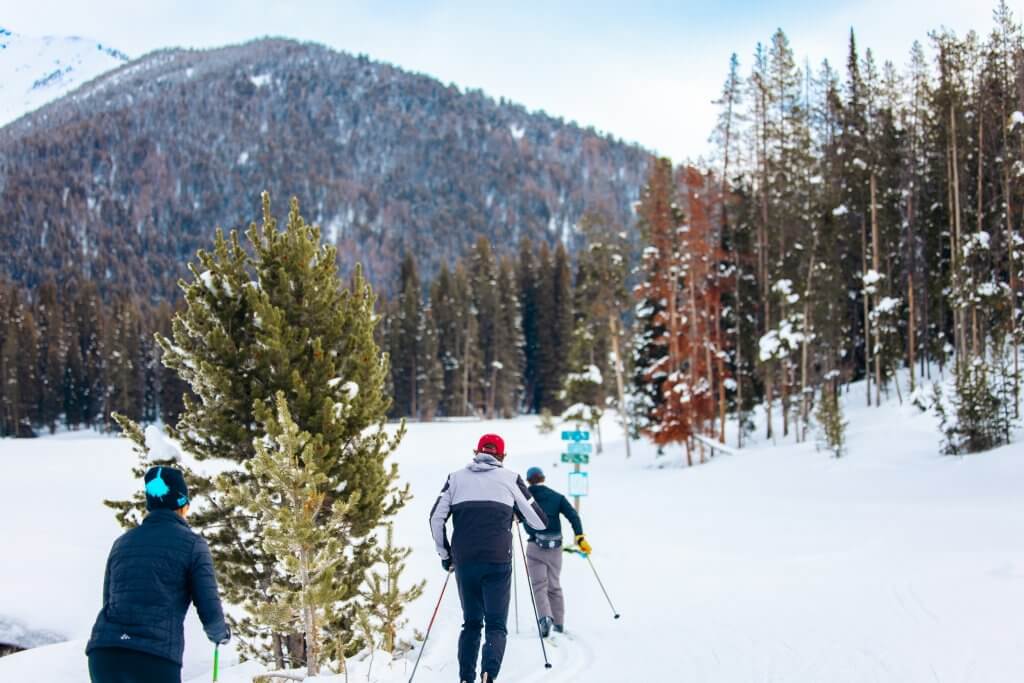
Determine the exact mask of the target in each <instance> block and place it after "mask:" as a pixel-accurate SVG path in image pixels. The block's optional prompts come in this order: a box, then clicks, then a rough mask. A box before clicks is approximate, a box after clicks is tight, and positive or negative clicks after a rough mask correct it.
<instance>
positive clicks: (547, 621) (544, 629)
mask: <svg viewBox="0 0 1024 683" xmlns="http://www.w3.org/2000/svg"><path fill="white" fill-rule="evenodd" d="M537 623H539V624H540V637H541V638H547V637H548V636H549V635H550V634H551V625H552V624H553V623H555V620H554V619H552V618H551V617H541V618H540V621H539V622H537Z"/></svg>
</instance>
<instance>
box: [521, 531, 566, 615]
mask: <svg viewBox="0 0 1024 683" xmlns="http://www.w3.org/2000/svg"><path fill="white" fill-rule="evenodd" d="M526 564H527V568H528V569H529V570H530V583H531V584H532V586H533V596H534V598H535V599H536V600H537V614H538V615H539V616H541V617H551V618H552V620H553V621H554V622H555V623H556V624H558V625H559V626H561V625H563V624H565V599H564V598H563V597H562V582H561V574H562V549H561V548H540V547H538V546H537V544H536V543H527V544H526Z"/></svg>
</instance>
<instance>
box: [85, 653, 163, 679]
mask: <svg viewBox="0 0 1024 683" xmlns="http://www.w3.org/2000/svg"><path fill="white" fill-rule="evenodd" d="M89 679H90V680H91V681H92V683H181V665H180V664H178V663H177V662H172V661H171V660H169V659H164V658H163V657H157V656H156V655H151V654H146V653H145V652H138V651H137V650H129V649H127V648H122V647H97V648H95V649H93V651H92V652H90V653H89Z"/></svg>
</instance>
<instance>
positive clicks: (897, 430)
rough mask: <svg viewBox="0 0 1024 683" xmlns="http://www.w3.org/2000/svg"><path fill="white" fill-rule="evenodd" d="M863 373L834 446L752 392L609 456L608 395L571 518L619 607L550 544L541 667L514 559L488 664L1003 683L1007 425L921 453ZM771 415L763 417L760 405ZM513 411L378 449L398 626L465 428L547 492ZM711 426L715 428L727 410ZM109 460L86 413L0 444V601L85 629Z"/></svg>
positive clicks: (432, 668)
mask: <svg viewBox="0 0 1024 683" xmlns="http://www.w3.org/2000/svg"><path fill="white" fill-rule="evenodd" d="M901 377H902V381H903V389H904V397H905V396H906V395H907V393H908V392H907V391H906V390H907V382H906V376H905V375H901ZM922 384H923V382H922ZM864 391H865V387H864V385H863V384H855V385H853V386H851V387H849V388H844V390H843V393H842V404H843V409H844V413H845V417H846V418H847V420H849V422H850V428H849V432H848V439H849V454H848V455H847V456H846V457H844V458H842V459H840V460H836V459H834V458H831V457H829V456H828V455H827V454H826V453H824V452H818V451H816V450H815V448H814V443H813V442H814V439H813V438H812V439H809V440H808V441H807V442H806V443H803V444H795V443H794V442H793V439H792V437H789V438H786V439H783V438H782V437H781V436H780V435H779V434H777V435H776V438H777V439H778V445H777V446H775V447H772V446H771V445H770V444H766V445H759V441H762V440H763V436H762V434H763V410H760V409H759V410H758V411H757V413H756V421H757V424H758V430H757V433H756V434H755V435H754V437H753V439H751V440H750V441H748V442H747V443H748V445H750V444H752V446H751V447H748V448H745V449H743V450H741V451H740V453H739V454H738V455H737V456H735V457H716V458H714V459H712V460H710V462H709V463H708V464H706V465H702V466H697V467H693V468H685V467H680V466H679V464H680V462H685V458H684V456H683V451H682V449H681V448H679V447H678V446H669V447H668V448H667V449H666V451H665V455H664V456H662V457H659V456H658V455H657V449H655V448H654V447H653V446H651V445H650V444H649V443H646V442H641V443H634V445H633V457H632V459H630V460H626V459H625V457H624V447H623V443H622V436H621V429H620V428H619V426H618V425H617V424H616V422H615V417H616V416H615V415H614V413H611V412H610V413H608V414H607V415H606V416H605V418H604V419H603V421H602V425H601V428H602V434H603V442H604V449H605V452H604V453H603V454H601V455H596V454H594V455H593V456H592V457H591V460H590V465H588V466H585V469H586V471H588V472H589V473H590V477H589V480H590V490H589V496H588V497H586V498H584V499H583V500H582V510H581V514H582V517H583V523H584V526H585V528H586V530H587V535H588V538H589V539H590V541H591V542H592V543H593V545H594V548H595V551H594V554H593V563H594V567H595V568H596V569H597V570H598V571H599V572H600V575H601V579H602V580H603V581H604V584H605V586H606V588H607V589H608V591H609V594H610V595H611V597H612V600H613V601H614V603H615V607H616V608H617V609H618V610H619V612H620V613H621V614H622V618H621V619H620V620H618V621H616V620H613V619H612V618H611V610H610V609H609V607H608V604H607V602H605V599H604V596H603V595H602V593H601V590H600V588H599V586H598V585H597V583H596V582H595V581H594V576H593V574H592V573H591V571H590V567H589V565H588V564H587V563H586V562H585V561H583V560H582V559H580V558H578V557H575V556H567V557H566V558H565V564H564V570H563V577H562V584H563V586H564V588H565V592H566V601H567V619H566V625H567V628H568V630H569V631H570V636H567V637H565V638H562V639H560V640H557V641H556V642H555V643H553V644H552V646H551V647H549V648H548V654H549V656H550V658H551V661H552V663H553V665H554V667H553V668H552V669H551V670H550V671H545V670H544V669H543V663H542V660H541V658H540V652H539V649H540V648H539V647H538V644H537V639H536V633H535V631H533V630H532V615H531V614H530V612H531V607H530V605H529V596H528V594H527V593H526V592H525V585H526V584H525V578H524V575H523V573H522V572H523V570H522V567H521V566H520V565H517V577H518V579H517V587H518V600H519V602H518V617H519V628H518V632H517V628H516V620H515V615H516V611H515V610H512V611H511V612H510V615H509V642H508V650H507V655H506V659H505V667H504V670H503V672H502V677H501V680H507V681H513V682H520V683H522V682H525V681H537V682H538V683H539V682H541V681H543V683H569V682H571V681H592V682H594V683H618V682H619V681H656V680H666V677H668V680H677V679H679V678H685V679H686V680H691V679H692V680H695V681H707V682H714V683H749V681H752V680H769V679H771V680H778V681H787V682H791V683H819V682H821V681H829V683H863V682H864V681H900V683H926V682H927V683H933V682H934V681H935V680H965V677H966V678H968V679H970V680H973V681H984V682H986V683H989V682H992V683H1003V682H1009V681H1013V680H1016V675H1017V672H1019V671H1022V670H1024V647H1022V644H1024V641H1022V636H1021V634H1022V633H1024V610H1021V609H1020V605H1024V534H1021V533H1020V531H1021V524H1020V520H1021V519H1024V497H1022V496H1021V493H1020V492H1021V491H1022V490H1024V442H1018V443H1016V444H1014V445H1011V446H1008V447H1005V448H1002V449H999V450H997V451H993V452H991V453H986V454H981V455H975V456H968V457H963V458H956V457H949V456H940V455H939V454H938V447H937V445H938V441H939V437H938V432H937V429H936V426H935V421H934V418H933V417H932V416H931V415H929V414H922V413H921V412H920V411H919V410H917V409H916V408H914V407H912V406H910V405H909V404H905V405H903V406H898V405H897V404H896V402H895V394H894V395H893V398H892V399H891V400H890V401H889V402H888V403H887V404H885V405H884V406H883V407H882V408H875V407H871V408H867V407H865V406H864ZM775 418H776V422H775V427H776V429H777V430H779V427H780V421H779V412H778V411H777V410H776V412H775ZM537 424H538V420H537V418H535V417H529V418H519V419H515V420H510V421H501V420H496V421H487V422H480V421H455V422H435V423H413V424H410V425H408V430H409V431H408V435H407V436H406V439H405V441H404V442H403V444H402V446H401V448H400V449H399V452H398V454H397V456H396V460H397V462H398V463H399V466H400V476H401V479H402V481H404V482H408V483H409V484H410V485H411V487H412V491H413V493H414V494H415V498H414V499H413V500H412V501H411V502H410V503H409V504H408V505H407V506H406V507H405V508H404V509H403V510H402V511H401V512H400V513H399V514H398V517H397V518H396V520H395V537H396V541H397V542H398V543H400V544H403V545H407V546H409V547H410V548H411V549H412V551H413V552H412V555H411V556H410V558H409V560H408V568H407V570H406V571H407V574H406V576H405V578H406V580H408V581H412V580H414V579H418V578H425V579H426V580H427V586H426V589H425V592H424V595H423V597H422V598H420V599H419V600H417V601H415V602H414V603H412V604H410V605H408V608H407V609H408V613H407V616H408V617H409V625H408V627H406V629H404V630H403V633H402V637H404V638H410V637H411V634H412V631H413V629H418V630H420V631H421V632H422V631H423V630H425V627H426V624H427V621H428V620H429V619H430V615H431V612H432V610H433V608H434V604H435V602H436V600H437V596H438V594H439V593H440V591H441V584H442V582H443V581H444V576H445V575H444V573H443V572H442V571H441V568H440V566H439V563H438V560H437V555H436V553H435V551H434V547H433V542H432V540H431V539H430V536H429V533H428V532H427V529H426V524H425V520H426V519H427V516H428V513H429V511H430V507H431V506H432V505H433V502H434V499H435V498H436V495H437V492H438V491H439V490H440V488H441V486H442V485H443V483H444V481H445V477H446V475H447V473H448V472H450V471H453V470H455V469H457V468H459V467H462V466H464V465H465V463H466V462H467V461H468V460H469V458H470V457H471V451H472V449H473V447H474V446H475V444H476V441H477V439H478V438H479V436H480V435H481V434H482V433H485V432H496V433H498V434H501V435H502V436H503V437H504V438H505V440H506V443H507V445H508V451H509V456H508V458H507V459H506V461H505V466H506V467H507V468H509V469H512V470H515V471H517V472H520V473H523V472H525V470H526V469H527V468H528V467H530V466H532V465H539V466H541V467H543V468H544V470H545V472H546V474H547V478H548V483H549V485H551V486H552V487H554V488H556V489H559V490H565V489H566V488H567V473H568V472H569V471H570V470H571V469H572V468H571V467H570V466H567V465H565V464H563V463H561V462H560V457H559V455H560V453H561V452H562V449H563V446H564V444H563V442H562V441H561V439H560V433H559V432H558V431H556V432H555V433H553V434H548V435H542V434H539V433H538V432H537V430H536V427H537ZM390 428H393V427H390ZM727 436H728V444H729V445H730V446H732V445H734V443H735V425H734V424H730V426H729V433H728V434H727ZM1021 438H1024V435H1020V434H1018V439H1021ZM132 461H133V458H132V455H131V452H130V448H129V447H128V445H127V444H123V443H122V442H120V441H118V440H116V439H110V438H106V437H96V436H92V435H89V434H88V433H79V434H66V435H60V436H57V437H46V438H41V439H35V440H31V441H12V440H0V476H2V477H3V479H4V481H6V482H12V483H13V485H11V486H9V487H8V488H7V491H6V493H5V496H3V497H0V519H4V520H15V521H16V523H11V524H8V525H6V526H5V527H4V531H5V533H4V534H2V535H0V557H2V558H3V562H0V587H2V588H0V615H4V616H11V615H12V613H13V612H17V613H18V618H19V621H21V622H22V623H24V624H25V626H26V627H29V628H49V629H52V630H57V631H60V632H61V633H62V634H63V635H65V636H67V637H71V638H78V639H82V638H85V637H87V635H88V629H89V627H90V626H91V623H92V619H93V617H94V616H95V610H96V609H98V607H99V599H100V585H101V581H102V570H103V561H104V559H105V557H106V553H107V550H108V548H109V544H110V541H112V540H113V538H114V537H116V535H117V534H118V533H119V530H118V529H117V526H116V524H114V522H113V517H112V515H111V513H110V511H109V510H107V509H105V508H103V507H102V505H101V504H100V503H99V501H100V499H101V498H103V497H119V496H123V495H126V494H127V493H129V492H130V491H132V490H134V489H135V487H136V486H137V482H133V481H131V478H130V476H129V474H128V467H129V466H130V465H131V463H132ZM659 466H667V467H665V468H664V469H657V467H659ZM638 521H639V522H640V523H638ZM666 539H670V541H666ZM517 552H518V547H517ZM520 564H521V563H520ZM638 579H640V580H638ZM452 588H453V587H452V586H449V588H448V593H447V594H446V595H445V598H444V601H443V602H442V604H441V608H440V611H439V613H438V617H437V621H436V623H435V625H434V629H433V632H432V633H431V636H430V642H429V644H428V646H427V648H426V651H425V652H424V655H423V661H422V663H421V664H420V668H419V671H418V673H417V675H416V680H417V683H448V682H449V681H452V680H457V672H458V669H457V666H456V664H455V647H456V639H457V635H458V631H459V625H460V624H461V615H460V610H459V607H458V598H457V595H456V594H455V592H454V591H453V590H452ZM41 595H45V596H46V599H45V600H41V599H40V596H41ZM190 623H191V622H190ZM186 639H187V644H186V658H187V662H186V671H185V676H184V680H185V681H189V682H190V683H199V682H200V681H208V680H209V671H210V657H211V655H212V649H211V648H210V646H209V643H208V642H207V641H206V639H205V637H204V636H203V634H202V632H201V631H200V630H198V628H192V627H191V626H190V628H189V630H188V632H187V636H186ZM83 649H84V643H83V642H82V641H81V640H79V641H78V642H73V643H64V644H61V645H57V646H50V647H46V648H40V649H37V650H32V651H29V652H26V653H21V654H18V655H14V656H12V657H5V658H3V659H0V681H4V683H7V681H12V682H14V683H20V681H32V683H81V681H84V680H86V678H85V675H84V671H85V669H84V666H85V658H84V656H83V655H82V651H83ZM414 654H415V652H414V653H412V655H414ZM412 655H410V657H407V658H406V659H402V660H399V661H398V662H395V663H394V664H393V665H391V666H387V665H386V664H385V657H383V656H382V655H381V654H380V653H378V655H377V657H376V659H375V662H374V665H373V669H372V672H371V674H370V675H369V676H367V675H366V669H367V666H368V661H366V660H363V661H359V662H353V674H352V676H351V679H350V680H351V682H352V683H355V682H356V681H367V680H369V683H400V682H401V683H404V682H405V681H407V680H408V675H409V673H410V672H411V668H412V658H413V657H412ZM223 657H224V653H222V664H223V665H224V669H223V670H222V680H223V681H225V683H241V681H249V680H251V676H252V671H253V669H251V668H246V669H237V668H234V667H229V666H228V665H227V663H226V662H225V660H224V658H223ZM252 666H253V665H251V664H250V665H247V667H252ZM357 671H358V672H359V674H358V676H357V675H355V672H357ZM26 672H27V673H26ZM684 672H685V673H684ZM965 672H969V673H965Z"/></svg>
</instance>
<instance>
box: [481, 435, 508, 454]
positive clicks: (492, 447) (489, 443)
mask: <svg viewBox="0 0 1024 683" xmlns="http://www.w3.org/2000/svg"><path fill="white" fill-rule="evenodd" d="M476 452H477V453H488V454H490V455H494V456H497V457H499V458H504V457H505V440H504V439H502V438H501V437H500V436H498V435H497V434H484V435H483V436H481V437H480V441H478V442H477V444H476Z"/></svg>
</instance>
